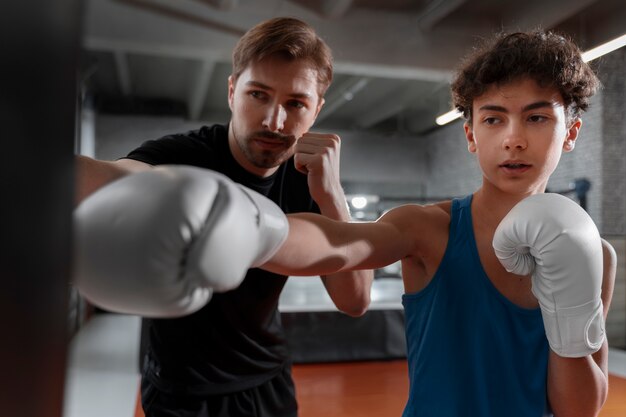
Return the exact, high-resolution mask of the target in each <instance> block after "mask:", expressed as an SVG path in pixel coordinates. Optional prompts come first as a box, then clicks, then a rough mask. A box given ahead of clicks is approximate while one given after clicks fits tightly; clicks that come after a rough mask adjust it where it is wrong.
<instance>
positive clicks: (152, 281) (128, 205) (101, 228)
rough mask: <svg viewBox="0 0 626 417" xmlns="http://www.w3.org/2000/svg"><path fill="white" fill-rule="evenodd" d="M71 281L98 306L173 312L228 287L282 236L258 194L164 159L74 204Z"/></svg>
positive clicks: (274, 211) (281, 220)
mask: <svg viewBox="0 0 626 417" xmlns="http://www.w3.org/2000/svg"><path fill="white" fill-rule="evenodd" d="M74 231H75V242H74V246H75V271H74V276H75V285H76V286H77V288H78V289H79V291H80V292H81V293H82V294H83V295H84V296H85V298H86V299H87V300H89V301H90V302H92V303H93V304H95V305H97V306H99V307H102V308H104V309H107V310H110V311H114V312H119V313H125V314H136V315H141V316H145V317H177V316H182V315H186V314H190V313H193V312H194V311H196V310H198V309H200V308H201V307H203V306H204V305H205V304H206V303H207V302H208V301H209V300H210V299H211V295H212V293H213V291H216V292H223V291H228V290H231V289H234V288H236V287H237V286H238V285H239V284H240V283H241V281H242V280H243V278H244V277H245V274H246V271H247V270H248V269H249V268H250V267H254V266H259V265H262V264H263V263H265V262H266V261H267V260H268V259H269V258H270V257H271V256H272V255H273V254H274V253H275V252H276V251H277V250H278V248H279V247H280V246H281V245H282V243H283V242H284V241H285V239H286V237H287V232H288V223H287V218H286V217H285V215H284V214H283V212H282V211H281V210H280V208H279V207H278V206H277V205H276V204H274V203H273V202H272V201H270V200H269V199H267V198H266V197H264V196H262V195H261V194H258V193H257V192H255V191H252V190H250V189H248V188H246V187H243V186H241V185H239V184H236V183H234V182H233V181H231V180H230V179H229V178H227V177H226V176H224V175H222V174H219V173H216V172H214V171H210V170H206V169H201V168H196V167H190V166H176V165H169V166H168V165H162V166H158V167H156V168H153V169H151V170H149V171H145V172H140V173H135V174H131V175H128V176H125V177H123V178H121V179H119V180H117V181H114V182H112V183H110V184H107V185H106V186H104V187H102V188H101V189H99V190H98V191H96V192H95V193H94V194H92V195H91V196H89V197H88V198H87V199H86V200H85V201H83V202H82V204H81V205H80V206H78V207H77V208H76V210H75V211H74Z"/></svg>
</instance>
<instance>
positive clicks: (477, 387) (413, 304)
mask: <svg viewBox="0 0 626 417" xmlns="http://www.w3.org/2000/svg"><path fill="white" fill-rule="evenodd" d="M471 201H472V196H471V195H470V196H467V197H465V198H463V199H456V200H453V201H452V210H451V215H450V217H451V218H450V236H449V239H448V244H447V247H446V252H445V254H444V256H443V259H442V261H441V264H440V265H439V268H438V269H437V272H436V273H435V276H434V277H433V279H432V280H431V282H430V283H429V284H428V285H427V286H426V287H425V288H424V289H423V290H421V291H419V292H417V293H413V294H404V295H403V296H402V304H403V305H404V310H405V326H406V339H407V355H408V364H409V378H410V388H409V399H408V401H407V404H406V407H405V409H404V413H403V414H402V415H403V417H409V416H411V417H413V416H419V417H431V416H432V417H458V416H472V417H489V416H494V417H501V416H507V417H517V416H519V417H531V416H532V417H535V416H536V417H540V416H546V415H550V414H549V413H548V412H547V408H548V407H547V390H546V378H547V366H548V349H549V347H548V341H547V339H546V336H545V333H544V327H543V321H542V318H541V311H540V310H539V309H538V308H537V309H525V308H521V307H519V306H517V305H515V304H513V303H512V302H511V301H509V300H508V299H507V298H506V297H504V296H503V295H502V294H501V293H500V292H499V291H498V290H497V289H496V287H494V286H493V284H492V283H491V281H490V280H489V277H487V274H486V273H485V271H484V270H483V268H482V265H481V263H480V258H479V257H478V249H477V247H476V241H475V238H474V230H473V227H472V216H471V210H470V204H471Z"/></svg>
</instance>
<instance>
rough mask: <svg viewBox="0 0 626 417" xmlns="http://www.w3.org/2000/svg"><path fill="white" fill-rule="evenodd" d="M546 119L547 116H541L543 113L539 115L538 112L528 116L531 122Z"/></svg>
mask: <svg viewBox="0 0 626 417" xmlns="http://www.w3.org/2000/svg"><path fill="white" fill-rule="evenodd" d="M546 119H547V118H546V117H545V116H541V115H538V114H533V115H532V116H530V117H529V118H528V120H530V121H531V122H534V123H537V122H543V121H544V120H546Z"/></svg>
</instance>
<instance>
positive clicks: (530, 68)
mask: <svg viewBox="0 0 626 417" xmlns="http://www.w3.org/2000/svg"><path fill="white" fill-rule="evenodd" d="M525 76H528V77H530V78H532V79H534V80H535V81H537V83H538V84H539V85H541V86H554V87H556V88H557V89H558V90H559V92H560V93H561V96H562V97H563V100H564V104H565V109H566V115H567V116H568V119H569V120H571V119H574V118H576V117H579V116H580V115H581V114H582V112H584V111H585V110H587V107H589V98H590V97H591V96H592V95H593V94H594V93H595V92H596V90H597V89H598V88H599V87H600V81H599V80H598V78H597V77H596V75H595V74H594V72H593V70H592V69H591V68H590V67H589V65H587V64H586V63H585V62H583V60H582V57H581V53H580V49H578V47H577V46H576V45H575V44H574V43H573V42H572V41H571V40H569V39H567V38H565V37H563V36H561V35H558V34H556V33H553V32H546V31H542V30H533V31H529V32H516V33H510V34H506V33H501V34H499V35H497V36H496V37H495V38H493V39H490V40H488V41H487V42H486V43H485V44H484V45H483V46H482V47H481V48H479V49H477V50H475V51H474V52H473V53H471V54H470V55H469V56H468V57H466V58H465V60H464V61H463V63H462V66H461V67H460V69H459V70H458V71H457V73H456V76H455V77H454V80H453V82H452V86H451V89H452V100H453V104H454V106H455V107H456V109H457V110H459V111H460V112H462V113H463V116H464V117H465V118H466V119H467V120H468V122H469V123H471V122H472V103H473V101H474V99H475V98H476V97H478V96H480V95H481V94H483V93H484V92H485V91H486V89H487V88H488V87H489V86H490V85H491V84H494V83H497V84H504V83H507V82H509V81H513V80H515V79H519V78H521V77H525Z"/></svg>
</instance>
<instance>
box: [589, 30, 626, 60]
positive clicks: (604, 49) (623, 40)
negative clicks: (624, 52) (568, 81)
mask: <svg viewBox="0 0 626 417" xmlns="http://www.w3.org/2000/svg"><path fill="white" fill-rule="evenodd" d="M624 45H626V33H625V34H623V35H622V36H620V37H618V38H615V39H613V40H612V41H608V42H606V43H603V44H602V45H600V46H596V47H595V48H593V49H590V50H588V51H586V52H583V54H582V57H583V61H585V62H589V61H591V60H593V59H596V58H599V57H601V56H602V55H605V54H608V53H609V52H613V51H614V50H616V49H619V48H621V47H622V46H624Z"/></svg>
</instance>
